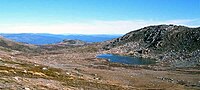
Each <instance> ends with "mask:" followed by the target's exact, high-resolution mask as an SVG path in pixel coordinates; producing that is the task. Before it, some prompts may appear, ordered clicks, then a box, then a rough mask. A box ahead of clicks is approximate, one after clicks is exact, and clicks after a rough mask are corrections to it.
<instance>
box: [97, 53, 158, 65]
mask: <svg viewBox="0 0 200 90" xmlns="http://www.w3.org/2000/svg"><path fill="white" fill-rule="evenodd" d="M97 58H103V59H107V60H108V61H109V62H115V63H122V64H130V65H149V64H155V61H154V60H150V59H144V58H137V57H131V56H120V55H114V54H100V55H98V56H97Z"/></svg>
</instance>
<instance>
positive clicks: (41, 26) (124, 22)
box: [0, 0, 200, 34]
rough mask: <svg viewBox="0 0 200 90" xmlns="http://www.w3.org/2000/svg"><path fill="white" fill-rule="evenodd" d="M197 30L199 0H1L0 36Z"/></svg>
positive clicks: (198, 23)
mask: <svg viewBox="0 0 200 90" xmlns="http://www.w3.org/2000/svg"><path fill="white" fill-rule="evenodd" d="M159 24H176V25H185V26H188V27H200V0H0V33H52V34H125V33H128V32H130V31H133V30H136V29H139V28H142V27H145V26H149V25H159Z"/></svg>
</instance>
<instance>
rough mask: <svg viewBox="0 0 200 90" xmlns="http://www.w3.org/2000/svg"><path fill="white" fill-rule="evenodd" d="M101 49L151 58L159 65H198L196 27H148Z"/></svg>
mask: <svg viewBox="0 0 200 90" xmlns="http://www.w3.org/2000/svg"><path fill="white" fill-rule="evenodd" d="M103 48H104V49H106V50H109V51H110V52H111V53H115V54H125V55H132V56H139V57H145V58H154V59H157V60H158V61H159V62H160V64H162V65H170V66H173V67H174V66H175V67H186V66H188V67H190V66H198V65H199V63H200V61H199V59H200V27H199V28H189V27H185V26H176V25H157V26H148V27H144V28H142V29H139V30H135V31H132V32H129V33H127V34H125V35H124V36H122V37H120V38H117V39H114V40H111V41H110V42H108V43H107V44H106V45H104V47H103Z"/></svg>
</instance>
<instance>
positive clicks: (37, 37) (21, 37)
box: [0, 33, 121, 45]
mask: <svg viewBox="0 0 200 90" xmlns="http://www.w3.org/2000/svg"><path fill="white" fill-rule="evenodd" d="M0 35H1V36H3V37H5V38H8V39H11V40H14V41H17V42H23V43H28V44H37V45H43V44H53V43H58V42H61V41H63V40H64V39H69V40H75V39H76V40H82V41H85V42H89V43H90V42H102V41H106V40H111V39H113V38H117V37H120V36H121V35H81V34H69V35H59V34H35V33H21V34H4V33H3V34H0Z"/></svg>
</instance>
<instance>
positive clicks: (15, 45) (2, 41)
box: [0, 36, 37, 52]
mask: <svg viewBox="0 0 200 90" xmlns="http://www.w3.org/2000/svg"><path fill="white" fill-rule="evenodd" d="M0 48H1V50H4V51H11V50H17V51H25V52H32V51H34V50H35V49H36V48H37V46H34V45H30V44H24V43H19V42H15V41H12V40H9V39H6V38H4V37H1V36H0Z"/></svg>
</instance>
